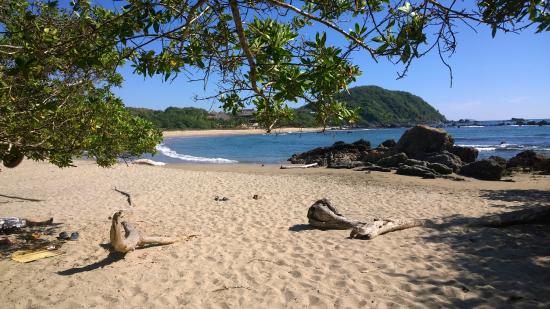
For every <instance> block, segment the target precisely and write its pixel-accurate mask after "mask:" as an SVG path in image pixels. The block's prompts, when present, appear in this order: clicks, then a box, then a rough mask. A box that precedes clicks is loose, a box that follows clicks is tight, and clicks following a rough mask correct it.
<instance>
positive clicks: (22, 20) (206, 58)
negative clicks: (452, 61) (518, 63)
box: [0, 0, 550, 166]
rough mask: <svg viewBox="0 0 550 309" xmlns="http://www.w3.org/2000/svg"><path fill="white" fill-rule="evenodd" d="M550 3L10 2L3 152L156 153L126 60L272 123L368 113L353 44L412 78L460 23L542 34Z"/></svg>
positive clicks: (450, 48)
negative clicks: (133, 109) (125, 98)
mask: <svg viewBox="0 0 550 309" xmlns="http://www.w3.org/2000/svg"><path fill="white" fill-rule="evenodd" d="M548 10H549V4H548V2H547V1H543V0H529V1H511V0H478V1H474V2H472V3H468V4H466V3H465V2H457V1H452V2H448V3H447V2H446V3H441V2H439V1H437V0H417V1H412V0H411V1H401V0H400V1H389V0H360V1H358V0H341V1H332V0H331V1H327V0H317V1H310V0H305V1H283V0H266V1H240V0H239V1H237V0H187V1H181V0H128V1H120V2H118V1H115V2H112V3H110V4H108V5H107V4H102V3H100V2H98V3H96V2H93V4H92V1H89V0H72V1H70V3H67V2H66V1H54V0H48V1H46V0H44V1H39V0H11V1H2V2H1V3H0V149H3V150H1V152H0V156H1V157H3V158H6V157H9V158H10V159H9V160H11V162H9V163H13V162H17V161H18V160H17V159H18V158H21V156H26V157H28V158H31V159H35V160H49V161H50V162H51V163H53V164H56V165H58V166H68V165H70V164H71V162H72V158H73V157H74V156H80V155H82V154H86V155H88V156H90V157H93V158H95V159H96V160H97V162H98V164H100V165H102V166H107V165H110V164H113V163H114V162H115V161H116V158H117V157H119V156H126V155H136V154H140V153H143V152H152V151H154V146H155V145H156V144H157V143H158V142H159V141H160V140H161V134H160V132H159V131H158V130H157V129H156V128H155V126H154V125H153V124H152V123H151V122H150V121H146V120H144V119H143V118H138V117H136V116H133V115H131V114H130V112H129V111H128V110H126V109H124V105H123V102H122V101H121V100H120V99H119V98H117V97H116V96H115V95H114V94H113V92H112V89H113V87H119V86H121V85H122V82H123V80H122V76H121V75H120V74H119V73H118V69H119V68H120V67H121V66H122V65H124V63H129V64H130V65H131V66H132V67H133V69H134V72H135V73H136V74H141V75H143V76H146V77H147V76H154V75H159V76H161V77H162V78H163V79H164V80H166V81H169V80H172V79H174V78H176V77H178V76H182V77H184V78H185V77H187V78H188V79H191V80H197V79H198V80H201V81H204V82H205V84H207V83H209V84H214V85H215V86H216V89H218V90H217V92H216V93H215V94H214V95H213V96H210V97H204V98H203V99H211V100H215V101H216V102H219V103H220V104H221V107H223V109H224V110H225V111H228V112H233V113H236V112H238V111H239V110H242V109H243V108H245V107H248V106H255V107H256V112H255V115H254V116H255V117H256V119H257V120H258V121H259V123H260V125H261V126H262V127H263V128H265V129H266V130H267V131H268V132H269V131H271V130H272V129H273V128H274V127H276V126H277V125H279V124H280V123H281V119H292V117H293V115H294V114H295V113H294V111H293V109H292V108H290V107H289V105H288V104H289V103H292V102H295V103H300V102H306V103H308V104H312V105H315V106H316V108H315V111H317V112H318V114H317V115H316V116H315V119H316V120H317V121H318V122H320V123H321V124H322V125H326V124H327V123H328V122H329V119H337V120H338V121H343V122H346V121H347V122H351V123H355V122H356V121H357V120H358V119H359V118H358V115H359V110H358V109H355V108H353V107H349V106H347V105H346V104H343V103H342V102H341V100H340V99H339V97H338V94H340V93H341V92H342V91H347V87H348V85H349V84H350V83H352V82H354V81H355V80H356V78H357V76H359V75H360V74H361V72H360V70H359V68H358V67H357V65H355V64H353V62H352V56H353V55H354V54H356V53H358V52H365V53H367V54H368V55H369V57H371V58H372V59H373V60H374V61H378V59H382V58H389V59H390V61H392V62H394V63H395V64H396V65H397V66H399V67H400V71H399V73H398V76H397V77H404V76H406V74H407V71H408V69H409V67H410V65H411V63H413V61H414V60H416V59H418V58H420V57H422V56H424V55H426V54H427V53H430V52H435V53H438V54H439V55H440V58H441V61H442V62H443V63H444V64H445V65H447V63H446V62H445V60H444V59H445V57H443V55H447V54H452V53H453V52H454V51H455V49H456V46H457V41H456V36H455V32H456V30H455V29H456V23H459V22H460V23H462V22H464V23H467V24H469V25H470V26H471V27H472V28H474V29H475V28H479V27H489V28H490V29H491V30H492V35H493V36H495V35H497V33H498V32H499V31H502V32H518V31H521V30H524V29H526V28H528V27H530V26H533V27H535V28H536V31H537V32H542V31H548V30H550V17H549V15H548ZM335 36H338V37H340V38H344V39H345V40H344V43H340V44H336V43H335V42H337V41H341V40H333V39H331V38H334V37H335ZM447 66H448V65H447ZM448 67H449V69H450V66H448ZM449 72H450V73H451V75H450V80H451V82H452V71H451V70H450V71H449ZM11 158H15V159H11ZM9 165H10V164H9Z"/></svg>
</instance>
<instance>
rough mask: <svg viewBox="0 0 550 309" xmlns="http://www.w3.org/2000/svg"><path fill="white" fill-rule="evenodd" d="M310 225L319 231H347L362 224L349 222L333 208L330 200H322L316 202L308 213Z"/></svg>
mask: <svg viewBox="0 0 550 309" xmlns="http://www.w3.org/2000/svg"><path fill="white" fill-rule="evenodd" d="M307 219H308V221H309V224H311V225H312V226H314V227H316V228H319V229H335V230H347V229H351V228H353V227H354V226H356V225H358V224H360V222H357V221H352V220H349V219H348V218H346V217H344V216H343V215H342V214H341V213H340V212H338V210H337V209H336V208H335V207H334V206H332V204H331V203H330V201H329V200H328V199H325V198H324V199H321V200H318V201H317V202H315V203H314V204H313V205H311V207H310V208H309V210H308V211H307Z"/></svg>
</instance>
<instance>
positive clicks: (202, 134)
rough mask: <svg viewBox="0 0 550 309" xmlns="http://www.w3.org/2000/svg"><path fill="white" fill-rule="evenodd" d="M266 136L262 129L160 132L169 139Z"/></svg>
mask: <svg viewBox="0 0 550 309" xmlns="http://www.w3.org/2000/svg"><path fill="white" fill-rule="evenodd" d="M322 129H323V128H320V127H318V128H278V129H275V130H273V131H272V132H271V134H280V133H310V132H320V131H321V130H322ZM259 134H267V133H266V131H265V130H264V129H219V130H218V129H212V130H175V131H162V136H163V137H164V138H169V137H205V136H235V135H259Z"/></svg>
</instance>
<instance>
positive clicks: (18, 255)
mask: <svg viewBox="0 0 550 309" xmlns="http://www.w3.org/2000/svg"><path fill="white" fill-rule="evenodd" d="M61 254H62V253H61V252H52V251H48V250H39V251H29V250H19V251H15V252H14V253H13V254H12V255H11V259H12V260H14V261H16V262H19V263H29V262H32V261H36V260H41V259H45V258H49V257H53V256H58V255H61Z"/></svg>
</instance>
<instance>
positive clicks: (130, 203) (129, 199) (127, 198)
mask: <svg viewBox="0 0 550 309" xmlns="http://www.w3.org/2000/svg"><path fill="white" fill-rule="evenodd" d="M114 190H115V191H116V192H118V193H120V194H122V195H124V196H126V201H127V202H128V204H129V205H130V206H134V205H133V204H132V196H131V195H130V193H128V192H124V191H121V190H119V189H117V188H116V187H115V189H114Z"/></svg>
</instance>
